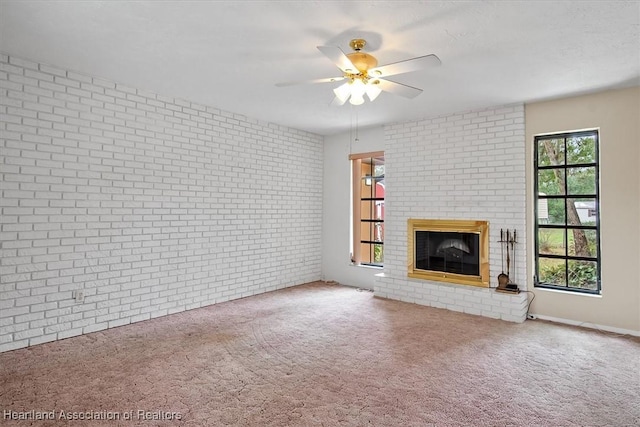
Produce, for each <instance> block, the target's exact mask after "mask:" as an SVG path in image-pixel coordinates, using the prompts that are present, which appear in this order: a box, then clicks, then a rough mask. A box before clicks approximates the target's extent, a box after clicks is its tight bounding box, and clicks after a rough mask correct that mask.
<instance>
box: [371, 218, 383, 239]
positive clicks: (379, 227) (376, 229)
mask: <svg viewBox="0 0 640 427" xmlns="http://www.w3.org/2000/svg"><path fill="white" fill-rule="evenodd" d="M373 239H374V240H375V241H376V242H384V224H383V223H381V222H374V223H373Z"/></svg>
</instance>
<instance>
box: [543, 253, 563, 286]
mask: <svg viewBox="0 0 640 427" xmlns="http://www.w3.org/2000/svg"><path fill="white" fill-rule="evenodd" d="M538 263H539V265H538V275H539V277H538V281H539V282H540V283H544V284H547V285H556V286H567V281H566V270H565V269H566V261H565V260H564V259H553V258H544V257H540V258H539V259H538Z"/></svg>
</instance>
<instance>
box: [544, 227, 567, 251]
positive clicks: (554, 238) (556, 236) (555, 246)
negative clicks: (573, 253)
mask: <svg viewBox="0 0 640 427" xmlns="http://www.w3.org/2000/svg"><path fill="white" fill-rule="evenodd" d="M538 250H539V252H540V254H542V255H566V253H567V252H566V237H565V234H564V228H540V229H539V230H538Z"/></svg>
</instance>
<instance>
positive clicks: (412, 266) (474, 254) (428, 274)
mask: <svg viewBox="0 0 640 427" xmlns="http://www.w3.org/2000/svg"><path fill="white" fill-rule="evenodd" d="M407 237H408V239H407V240H408V242H407V253H408V257H407V260H408V275H409V277H413V278H417V279H425V280H435V281H441V282H449V283H457V284H461V285H472V286H481V287H489V223H488V222H487V221H473V220H431V219H409V221H408V227H407Z"/></svg>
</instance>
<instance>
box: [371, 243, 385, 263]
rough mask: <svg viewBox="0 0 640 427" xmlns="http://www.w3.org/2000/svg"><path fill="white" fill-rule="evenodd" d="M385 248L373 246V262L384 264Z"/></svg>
mask: <svg viewBox="0 0 640 427" xmlns="http://www.w3.org/2000/svg"><path fill="white" fill-rule="evenodd" d="M383 248H384V246H383V245H373V262H375V263H376V264H382V263H383V262H384V249H383Z"/></svg>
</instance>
